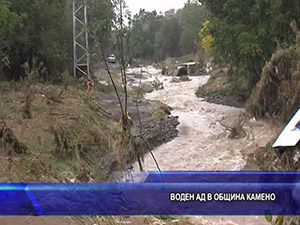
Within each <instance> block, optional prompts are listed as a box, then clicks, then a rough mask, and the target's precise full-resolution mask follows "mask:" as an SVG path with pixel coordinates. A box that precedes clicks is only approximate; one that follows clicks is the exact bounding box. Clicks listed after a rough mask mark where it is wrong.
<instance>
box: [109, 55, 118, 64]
mask: <svg viewBox="0 0 300 225" xmlns="http://www.w3.org/2000/svg"><path fill="white" fill-rule="evenodd" d="M107 62H109V63H116V62H117V57H116V55H115V54H113V53H112V54H109V55H108V57H107Z"/></svg>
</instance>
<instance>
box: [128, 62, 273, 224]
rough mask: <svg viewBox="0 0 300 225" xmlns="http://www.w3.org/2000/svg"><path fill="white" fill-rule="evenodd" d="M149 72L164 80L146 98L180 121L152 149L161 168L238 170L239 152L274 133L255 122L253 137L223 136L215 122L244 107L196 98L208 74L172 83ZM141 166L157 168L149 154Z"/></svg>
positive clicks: (209, 220)
mask: <svg viewBox="0 0 300 225" xmlns="http://www.w3.org/2000/svg"><path fill="white" fill-rule="evenodd" d="M149 71H150V72H151V73H150V72H149ZM148 72H149V74H150V75H151V76H152V77H158V79H159V80H160V81H162V82H163V83H164V89H163V90H159V91H154V92H152V93H149V94H146V95H145V98H147V99H150V100H159V101H162V102H164V103H166V104H167V105H169V106H170V107H172V109H173V111H172V115H174V116H178V117H179V122H180V125H179V126H178V127H177V129H178V130H179V136H178V137H176V138H175V139H173V140H172V141H170V142H168V143H165V144H163V145H161V146H159V147H157V148H156V149H154V150H153V154H154V155H155V158H156V160H157V161H158V163H159V166H160V169H161V170H163V171H174V170H177V171H180V170H181V171H182V170H184V171H193V170H194V171H201V170H203V171H216V170H222V171H224V170H225V171H232V170H241V169H243V167H244V165H245V163H246V159H245V157H244V156H243V154H242V153H241V151H242V150H243V149H245V148H246V149H247V148H248V149H251V148H252V149H253V150H254V149H255V147H256V146H257V145H265V144H266V142H267V141H269V140H271V138H272V137H273V136H274V134H273V133H272V129H270V127H269V126H268V125H267V124H265V123H264V122H254V123H255V124H256V125H257V126H255V127H254V128H252V134H253V135H254V137H255V138H254V137H249V136H248V137H245V138H241V139H237V140H233V139H229V138H228V137H227V136H226V135H224V127H222V126H221V125H220V124H219V123H216V124H215V122H216V121H217V120H222V118H224V117H226V118H230V119H231V120H232V121H233V120H235V119H236V118H238V116H239V114H241V113H243V112H244V109H238V108H234V107H229V106H222V105H216V104H210V103H207V102H205V101H204V99H202V98H198V97H197V96H196V95H195V92H196V90H197V88H198V87H199V86H200V85H203V84H205V83H206V82H207V81H208V79H209V76H199V77H190V78H191V79H192V80H191V81H188V82H179V83H172V82H170V81H171V80H172V78H171V77H163V76H161V75H160V73H159V72H158V71H157V70H156V69H155V68H150V69H148ZM143 75H146V74H143ZM259 124H262V126H260V125H259ZM144 169H145V170H148V171H157V167H156V165H155V163H154V160H153V159H152V157H151V155H150V154H146V156H145V161H144ZM134 170H135V171H138V165H137V164H135V165H134ZM190 219H191V220H193V221H194V222H195V224H209V225H210V224H212V225H232V224H240V225H252V224H253V225H254V224H262V225H264V224H266V225H267V224H268V223H267V222H266V221H265V219H264V217H255V216H251V217H245V216H243V217H234V216H228V217H224V216H222V217H221V216H213V217H203V216H195V217H191V218H190Z"/></svg>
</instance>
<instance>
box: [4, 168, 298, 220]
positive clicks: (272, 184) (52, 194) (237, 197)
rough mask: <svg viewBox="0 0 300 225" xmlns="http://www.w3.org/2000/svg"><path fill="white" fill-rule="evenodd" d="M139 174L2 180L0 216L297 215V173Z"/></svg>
mask: <svg viewBox="0 0 300 225" xmlns="http://www.w3.org/2000/svg"><path fill="white" fill-rule="evenodd" d="M139 177H140V178H141V179H140V181H139V182H127V183H125V182H123V183H2V184H0V203H1V204H0V215H300V173H299V172H144V173H142V174H140V176H139Z"/></svg>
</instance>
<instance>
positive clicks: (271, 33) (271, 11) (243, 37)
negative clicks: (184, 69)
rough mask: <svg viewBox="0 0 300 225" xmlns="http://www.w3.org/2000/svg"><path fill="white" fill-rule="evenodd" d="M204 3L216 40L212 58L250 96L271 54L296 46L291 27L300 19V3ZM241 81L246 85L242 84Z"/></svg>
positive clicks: (223, 0) (280, 0) (258, 0)
mask: <svg viewBox="0 0 300 225" xmlns="http://www.w3.org/2000/svg"><path fill="white" fill-rule="evenodd" d="M201 2H202V3H203V4H204V5H205V6H206V7H207V8H208V9H209V10H210V12H211V15H210V24H209V26H208V27H209V28H208V30H209V33H210V34H211V35H212V37H213V38H214V42H213V46H212V52H213V55H214V57H215V59H216V60H217V61H218V62H221V63H225V64H226V65H228V66H229V68H230V74H231V77H232V81H234V82H235V83H236V87H237V90H239V91H240V94H241V95H244V97H248V95H249V94H250V92H251V90H252V88H253V87H254V86H255V84H256V83H257V81H258V80H259V79H260V76H261V71H262V68H263V66H264V65H265V62H266V61H267V60H269V59H270V57H271V55H272V53H274V51H276V49H277V48H281V47H282V45H287V46H289V45H291V44H293V43H294V40H295V38H294V35H293V34H292V30H291V28H290V26H289V24H290V22H291V19H296V20H299V17H298V16H297V15H299V13H300V12H299V9H300V7H299V4H300V3H299V2H300V1H299V0H293V1H283V0H249V1H239V0H201ZM297 13H298V14H297ZM240 81H241V82H243V83H244V84H245V85H246V86H243V85H241V83H239V82H240ZM241 87H243V90H241ZM245 91H246V92H245Z"/></svg>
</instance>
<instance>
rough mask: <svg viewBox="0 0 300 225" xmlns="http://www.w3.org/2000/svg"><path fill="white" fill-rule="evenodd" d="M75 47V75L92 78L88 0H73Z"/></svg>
mask: <svg viewBox="0 0 300 225" xmlns="http://www.w3.org/2000/svg"><path fill="white" fill-rule="evenodd" d="M73 47H74V49H73V60H74V62H73V64H74V65H73V75H74V76H77V75H79V76H80V75H83V76H86V77H87V78H88V79H90V78H91V77H90V54H89V41H88V28H87V1H86V0H84V1H81V0H73Z"/></svg>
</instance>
